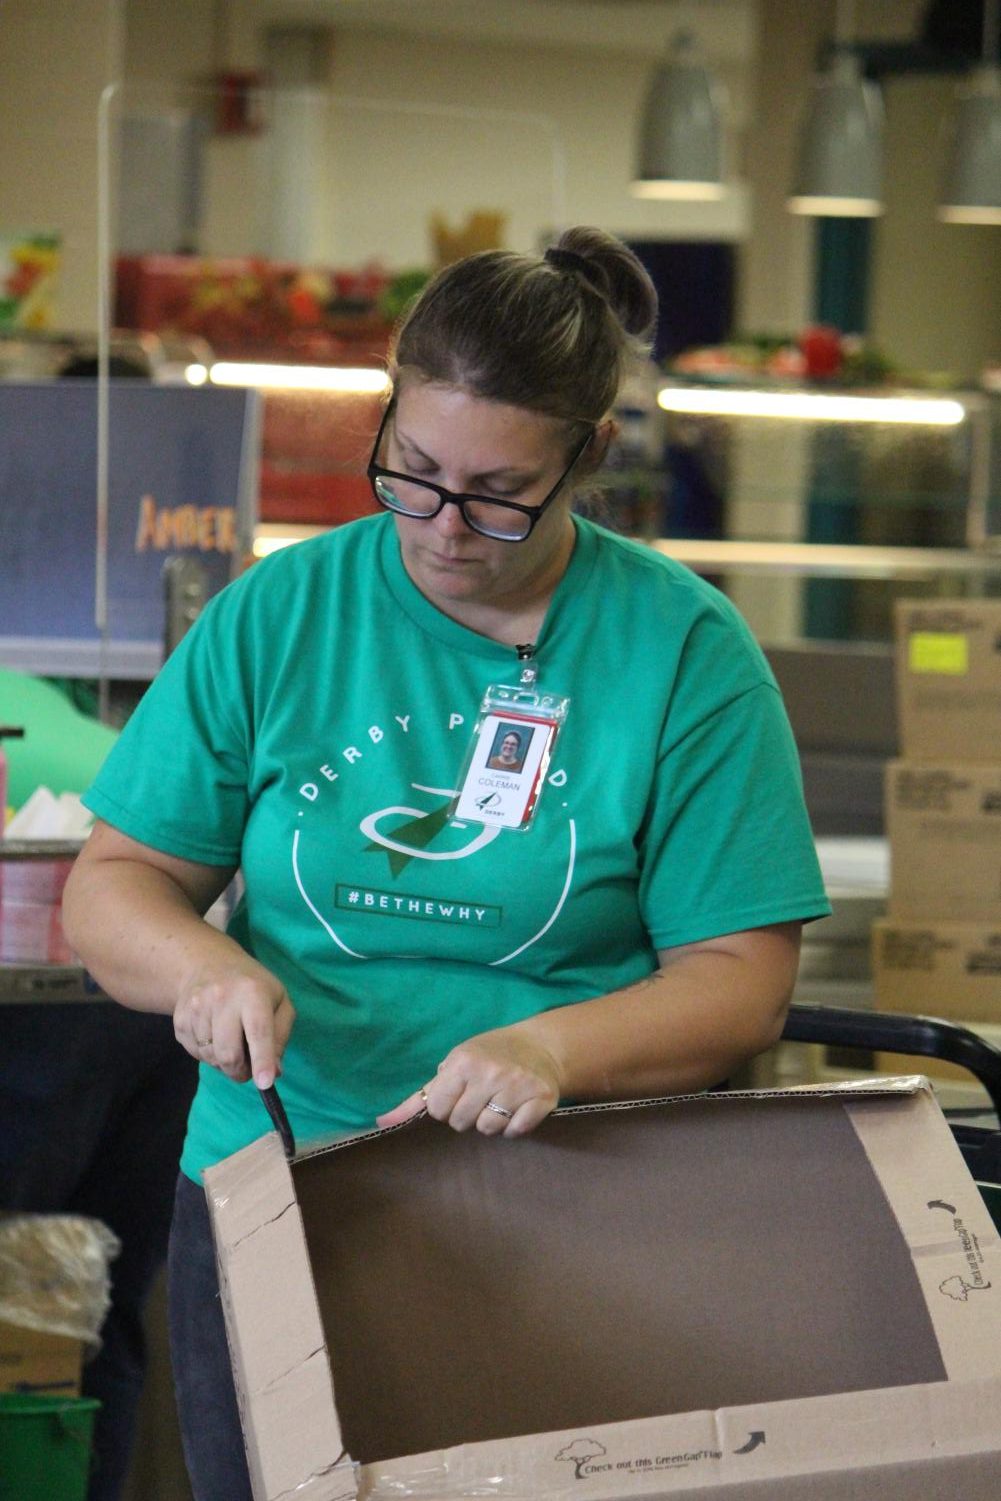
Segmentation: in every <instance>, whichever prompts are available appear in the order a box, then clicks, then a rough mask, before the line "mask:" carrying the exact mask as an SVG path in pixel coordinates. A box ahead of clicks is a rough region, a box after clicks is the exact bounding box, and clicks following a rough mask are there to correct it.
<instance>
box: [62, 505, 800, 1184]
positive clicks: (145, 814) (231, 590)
mask: <svg viewBox="0 0 1001 1501" xmlns="http://www.w3.org/2000/svg"><path fill="white" fill-rule="evenodd" d="M575 526H576V545H575V549H574V553H573V556H572V558H571V561H570V565H569V567H568V569H567V571H566V573H565V575H564V577H563V579H562V580H561V582H560V584H559V586H558V588H557V590H556V593H555V595H554V598H553V600H552V603H551V605H550V608H549V611H548V614H547V616H546V620H545V622H544V625H543V627H542V630H541V632H540V635H539V639H538V642H537V652H536V660H537V664H538V668H539V681H540V685H541V687H542V688H544V689H546V690H548V691H550V692H552V693H557V694H565V695H568V696H569V697H570V699H571V705H570V710H569V715H568V718H567V721H566V724H565V726H564V728H563V729H562V731H561V733H560V735H559V738H558V740H557V742H556V746H555V750H554V754H553V758H552V761H551V763H550V765H549V767H548V770H547V773H546V778H545V783H544V787H543V792H542V795H541V799H540V801H539V805H538V808H537V811H536V814H535V818H534V820H533V822H532V824H531V826H530V827H529V828H528V829H524V830H514V829H501V830H498V829H496V828H493V827H484V826H483V825H478V824H472V823H469V822H463V823H459V822H456V820H455V819H454V818H451V817H450V816H449V805H450V803H451V800H452V799H453V797H454V795H455V793H456V792H457V790H458V785H459V782H458V779H459V775H460V770H461V768H462V765H463V762H464V760H465V757H466V753H467V750H468V748H469V745H470V742H471V735H472V730H473V726H474V723H475V721H476V717H477V710H478V706H479V703H480V700H481V697H482V695H483V693H484V690H485V689H486V688H487V686H488V685H489V684H491V683H515V682H517V680H518V670H519V669H518V663H517V659H516V654H515V652H514V651H513V650H512V649H511V648H510V647H507V646H503V645H500V644H498V643H497V642H494V641H490V640H488V639H487V638H485V637H483V636H480V635H477V634H476V633H474V632H472V631H469V630H467V629H466V628H465V627H464V626H461V625H459V624H457V623H456V622H455V621H453V620H451V619H449V618H448V617H446V616H444V615H442V614H441V613H440V612H439V611H438V610H437V609H435V607H434V606H433V605H432V604H431V603H430V602H429V601H428V600H427V599H426V598H425V597H424V596H423V595H422V594H421V593H420V592H419V591H418V590H417V589H416V588H415V586H414V585H413V584H412V582H411V581H410V579H409V577H408V575H407V573H406V571H405V569H404V567H403V563H402V560H401V558H400V553H399V547H398V544H397V539H396V530H395V525H394V523H393V520H392V518H391V517H388V516H378V517H371V518H366V519H364V520H362V521H358V522H354V523H351V524H350V525H347V526H344V527H341V528H338V529H337V530H336V531H333V532H330V533H328V534H326V535H324V536H323V537H320V538H318V539H317V540H315V541H312V542H307V543H302V544H300V545H298V546H296V547H292V548H288V549H284V550H283V551H281V552H279V553H276V554H273V555H272V556H271V557H270V558H267V559H265V560H264V561H263V562H261V563H259V564H258V565H257V566H256V567H255V568H253V569H252V570H251V571H250V572H249V573H248V574H246V575H244V576H243V577H242V578H241V579H239V580H238V581H236V582H235V583H233V584H231V585H230V586H229V587H228V588H226V589H225V590H224V591H223V592H222V593H221V594H220V595H218V596H217V597H216V598H215V599H214V600H213V601H212V602H211V603H210V604H209V606H208V608H207V609H206V610H205V611H204V613H203V615H202V617H201V619H200V620H199V621H198V623H197V625H196V626H195V627H194V629H193V630H191V631H190V632H189V633H188V635H187V636H186V637H185V638H184V640H183V641H182V643H181V645H180V646H179V647H178V648H177V650H176V651H175V652H174V653H173V655H172V656H171V657H170V658H169V659H168V661H167V663H166V664H165V666H164V667H163V669H162V671H161V672H160V674H159V676H158V678H157V679H156V681H155V683H154V684H153V685H152V687H151V688H150V690H149V691H148V692H147V694H146V695H145V697H144V698H143V700H142V701H141V703H140V704H139V707H138V708H137V710H136V711H135V713H134V715H133V716H132V718H131V720H130V721H129V723H128V725H127V726H126V728H125V730H124V732H123V734H122V736H121V738H120V740H119V742H118V744H117V746H116V747H115V749H114V751H113V752H112V754H111V755H110V756H109V758H108V760H107V762H106V764H105V766H104V768H103V770H102V771H101V773H100V775H99V776H98V778H97V780H96V782H95V783H94V785H93V787H92V788H91V789H90V792H89V794H88V795H87V796H86V798H85V802H86V804H87V806H88V807H89V808H91V809H92V810H93V812H94V813H95V814H97V815H98V816H99V817H101V818H103V819H105V820H107V821H108V822H109V823H111V824H113V825H115V826H116V827H117V828H119V829H121V830H122V831H123V832H125V833H126V834H129V835H131V836H132V837H133V838H135V839H138V840H141V841H142V842H144V843H146V844H149V845H152V846H154V847H155V848H157V849H161V850H165V851H167V852H168V853H170V854H173V855H177V856H180V857H182V858H185V859H188V860H194V861H201V862H205V863H208V864H222V865H229V864H232V865H236V864H239V865H240V866H241V867H242V871H243V876H244V880H245V883H246V890H245V895H244V896H243V898H242V899H241V901H240V903H239V904H238V906H237V909H236V911H235V912H234V915H233V918H232V921H231V924H230V932H231V933H232V934H233V936H234V937H235V938H237V939H238V940H239V942H240V943H241V944H243V946H244V947H245V948H246V949H247V950H248V951H249V952H250V953H252V954H253V955H254V956H255V957H256V958H257V959H259V960H260V962H261V963H262V964H264V965H265V966H266V967H267V968H269V969H270V970H272V971H273V972H274V973H275V974H276V975H278V976H279V977H280V978H281V980H282V981H283V983H284V984H285V986H286V988H287V990H288V993H289V995H290V996H291V998H292V1001H293V1004H294V1005H295V1007H296V1010H297V1019H296V1023H295V1027H294V1029H293V1033H292V1038H291V1040H290V1042H289V1046H288V1049H287V1051H286V1054H285V1058H284V1061H283V1070H284V1071H283V1075H282V1079H281V1084H280V1093H281V1096H282V1100H283V1102H284V1104H285V1106H286V1109H287V1111H288V1114H289V1119H290V1122H291V1124H292V1127H293V1130H294V1131H295V1133H296V1137H297V1139H301V1140H302V1141H303V1142H307V1141H309V1140H313V1139H317V1138H320V1137H323V1136H328V1135H330V1134H332V1133H334V1132H337V1131H342V1130H346V1131H353V1130H359V1129H363V1128H366V1127H370V1126H371V1125H372V1122H373V1117H374V1116H375V1115H376V1114H377V1113H378V1112H380V1111H383V1110H387V1109H389V1108H391V1107H392V1106H393V1105H396V1104H398V1103H399V1101H400V1100H402V1099H403V1098H404V1097H405V1096H406V1095H407V1094H409V1093H410V1092H412V1091H413V1090H414V1089H416V1088H417V1087H418V1086H419V1085H420V1084H422V1083H424V1082H425V1081H426V1080H427V1079H428V1078H429V1077H431V1076H432V1075H433V1073H434V1071H435V1069H436V1067H437V1065H438V1063H439V1062H440V1060H441V1059H442V1057H443V1056H444V1055H445V1053H447V1052H448V1050H449V1049H450V1048H451V1047H453V1046H454V1045H455V1044H457V1043H458V1042H460V1041H463V1040H465V1039H466V1038H468V1037H471V1036H473V1035H475V1034H477V1033H479V1032H481V1031H484V1030H487V1029H489V1028H491V1027H496V1026H501V1025H504V1024H507V1023H510V1022H513V1021H515V1020H518V1019H520V1018H523V1017H526V1016H529V1015H534V1014H536V1013H537V1012H539V1011H541V1010H546V1009H548V1008H550V1007H554V1006H562V1005H566V1004H567V1003H568V1002H574V1001H579V1000H583V999H585V998H588V997H591V996H595V995H600V994H603V993H605V992H607V991H610V990H614V989H616V988H617V987H619V986H622V985H627V984H629V983H631V982H633V981H635V980H638V979H639V978H641V977H642V976H644V975H646V974H649V973H650V972H651V971H652V970H653V969H655V968H656V962H657V961H656V953H655V951H656V950H657V949H658V948H665V947H669V946H672V945H675V944H682V943H687V942H690V941H693V940H696V939H700V938H708V937H711V936H716V935H719V934H722V933H727V932H735V931H739V930H741V929H744V928H751V927H757V926H761V925H763V924H766V923H773V922H781V921H786V920H792V919H797V918H802V919H808V918H813V917H819V916H822V915H824V914H825V913H826V912H827V911H828V910H829V908H828V905H827V901H826V897H825V894H824V889H823V884H822V881H821V877H820V871H819V867H818V864H817V859H816V854H815V850H814V844H813V839H812V836H811V832H810V828H809V824H808V821H807V817H806V812H805V809H804V805H803V800H802V792H801V786H800V780H799V765H798V759H797V754H796V749H795V746H794V743H793V740H792V735H791V732H790V730H789V726H788V722H787V719H786V716H785V711H784V708H783V706H782V703H781V699H780V696H779V693H778V689H777V687H776V685H775V683H774V680H773V678H772V676H771V673H770V671H769V669H768V666H767V663H766V662H765V660H764V658H763V656H762V654H761V652H760V650H759V648H758V647H757V645H756V644H755V642H754V640H753V638H752V637H751V635H750V632H749V631H748V629H747V627H746V626H745V624H744V623H743V621H742V620H741V619H740V617H739V616H738V615H737V613H736V611H735V610H734V609H733V607H732V606H731V605H730V604H729V603H728V601H727V600H726V599H725V598H724V596H723V595H722V594H720V593H719V592H718V591H717V590H715V589H714V588H712V587H711V586H710V585H709V584H707V583H705V582H704V581H702V580H700V579H698V578H697V577H696V576H695V575H694V574H692V573H691V572H689V571H688V570H687V569H686V568H683V567H681V566H680V565H678V564H675V563H673V562H671V561H669V560H668V559H666V558H664V557H662V556H660V555H659V554H657V553H655V552H653V551H652V550H650V549H648V548H645V547H643V546H641V545H640V544H636V543H632V542H628V541H625V540H623V539H620V538H617V537H614V536H613V535H612V534H610V533H608V532H605V531H603V530H602V529H601V528H599V527H597V526H594V525H593V524H591V523H589V522H586V521H582V520H580V519H576V520H575ZM267 1127H268V1122H267V1117H266V1115H265V1114H264V1111H263V1106H262V1105H261V1102H260V1100H259V1099H258V1098H257V1092H256V1090H255V1088H254V1086H253V1085H252V1084H245V1085H236V1084H233V1083H232V1082H231V1081H229V1080H227V1079H226V1078H225V1077H224V1076H223V1075H222V1074H220V1073H219V1072H217V1071H216V1070H214V1069H211V1068H207V1067H203V1068H202V1070H201V1081H200V1085H199V1089H198V1094H197V1098H196V1100H195V1103H194V1106H193V1108H192V1113H191V1118H190V1122H189V1130H188V1138H187V1142H186V1145H185V1149H184V1155H183V1158H182V1167H183V1168H184V1170H185V1171H186V1172H188V1173H189V1174H190V1175H191V1176H192V1177H197V1175H198V1173H199V1171H200V1169H201V1168H203V1167H204V1166H206V1165H207V1164H209V1163H211V1162H213V1161H216V1160H218V1159H219V1158H220V1157H222V1156H224V1155H226V1154H228V1153H230V1152H233V1151H235V1150H236V1149H237V1148H238V1147H240V1146H242V1145H244V1144H245V1143H246V1142H248V1141H250V1140H252V1139H254V1138H255V1137H257V1136H259V1135H261V1133H262V1131H264V1130H265V1129H267Z"/></svg>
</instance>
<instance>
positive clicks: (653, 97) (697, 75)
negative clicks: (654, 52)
mask: <svg viewBox="0 0 1001 1501" xmlns="http://www.w3.org/2000/svg"><path fill="white" fill-rule="evenodd" d="M724 103H725V102H724V95H723V90H722V88H721V86H720V84H719V83H718V82H717V81H716V79H715V78H714V77H713V75H712V74H711V73H710V72H709V70H708V68H707V67H706V66H705V64H704V62H703V61H702V57H701V54H700V51H699V47H698V44H697V42H696V40H695V38H694V37H693V36H692V35H691V33H690V32H679V33H678V35H677V36H676V37H675V38H674V40H673V41H672V42H671V44H670V46H669V48H668V51H667V55H666V57H665V58H664V59H663V60H662V61H661V62H660V63H659V64H658V66H657V68H656V70H655V71H654V74H653V76H652V78H651V79H650V85H649V88H648V90H647V95H646V101H645V103H644V106H643V113H642V115H641V117H640V126H639V140H638V160H637V169H636V176H635V178H634V180H633V183H632V192H633V193H634V194H635V195H636V196H637V197H638V198H673V199H688V200H690V201H691V200H694V201H698V200H702V201H706V200H711V199H719V198H722V197H723V196H724V195H725V193H726V179H725V175H724V150H723V111H724Z"/></svg>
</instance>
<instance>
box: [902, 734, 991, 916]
mask: <svg viewBox="0 0 1001 1501" xmlns="http://www.w3.org/2000/svg"><path fill="white" fill-rule="evenodd" d="M885 790H886V797H885V814H886V832H887V837H888V838H889V841H890V898H889V906H888V910H889V915H890V917H892V918H931V919H943V920H951V921H954V922H980V923H997V924H998V925H999V926H1001V762H998V763H997V764H996V765H991V766H989V765H975V764H972V763H963V764H960V763H950V762H944V761H942V762H935V763H934V764H933V765H932V764H927V765H926V764H919V763H917V762H913V761H890V762H888V763H887V766H886V783H885Z"/></svg>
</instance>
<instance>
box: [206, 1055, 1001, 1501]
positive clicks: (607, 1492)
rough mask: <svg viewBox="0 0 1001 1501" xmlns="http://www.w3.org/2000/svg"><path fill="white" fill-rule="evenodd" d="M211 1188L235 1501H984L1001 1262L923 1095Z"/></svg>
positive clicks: (642, 1112)
mask: <svg viewBox="0 0 1001 1501" xmlns="http://www.w3.org/2000/svg"><path fill="white" fill-rule="evenodd" d="M206 1191H207V1194H208V1197H209V1203H210V1208H211V1212H212V1216H213V1224H214V1231H215V1235H216V1244H217V1254H218V1260H219V1266H220V1276H221V1283H222V1289H223V1300H224V1305H225V1308H226V1317H227V1326H228V1329H229V1334H230V1340H231V1349H232V1356H233V1364H234V1371H235V1375H236V1380H237V1386H238V1390H239V1393H240V1400H241V1407H242V1411H243V1415H244V1425H245V1437H246V1443H247V1451H248V1456H249V1460H250V1468H251V1474H252V1478H253V1485H254V1495H255V1498H256V1501H278V1498H280V1497H284V1496H287V1495H289V1494H295V1495H296V1497H300V1496H303V1497H306V1498H307V1501H316V1498H326V1501H335V1498H337V1501H339V1498H343V1497H350V1496H355V1495H357V1496H360V1497H365V1498H373V1501H381V1498H383V1497H385V1498H387V1501H388V1498H390V1497H393V1498H400V1497H407V1496H411V1495H412V1496H419V1497H422V1498H428V1501H430V1498H441V1501H451V1498H457V1497H467V1496H468V1497H473V1496H477V1497H483V1496H492V1495H496V1496H497V1497H498V1498H503V1497H515V1496H516V1497H522V1496H524V1497H527V1496H532V1497H546V1496H553V1497H556V1496H559V1497H561V1498H566V1497H568V1496H570V1497H577V1496H579V1497H580V1498H581V1501H598V1498H601V1501H606V1498H607V1501H613V1498H617V1497H629V1496H633V1495H636V1496H644V1497H649V1496H664V1497H670V1498H672V1501H684V1498H686V1497H689V1496H691V1497H693V1498H694V1497H696V1496H698V1497H699V1498H701V1501H705V1498H706V1497H707V1496H712V1495H714V1494H718V1495H719V1497H720V1498H726V1501H751V1498H752V1497H753V1498H755V1501H761V1498H762V1497H764V1496H767V1497H768V1498H769V1501H773V1498H774V1501H783V1498H789V1501H793V1498H795V1501H844V1498H845V1497H846V1496H851V1498H852V1501H867V1498H873V1501H915V1498H916V1497H921V1498H923V1501H927V1498H930V1497H938V1496H941V1497H943V1498H944V1497H946V1496H948V1497H950V1498H951V1497H953V1496H955V1497H959V1496H962V1497H963V1498H964V1501H997V1498H998V1496H1001V1424H999V1423H998V1421H997V1416H998V1413H999V1412H1001V1251H999V1245H998V1237H997V1233H996V1231H995V1228H994V1226H993V1224H992V1221H991V1219H990V1216H989V1215H988V1213H987V1210H986V1208H985V1206H984V1204H983V1202H982V1200H981V1198H980V1195H979V1193H978V1191H977V1188H976V1185H975V1183H974V1182H973V1180H972V1178H971V1177H970V1175H969V1172H968V1171H967V1169H966V1167H965V1164H964V1163H963V1160H962V1157H961V1155H960V1153H959V1151H958V1148H957V1147H956V1145H955V1142H954V1140H953V1137H952V1133H951V1130H950V1128H949V1126H948V1123H947V1122H946V1121H945V1120H944V1118H943V1116H942V1114H941V1111H940V1109H939V1107H938V1105H937V1103H936V1101H935V1099H934V1097H933V1095H932V1094H931V1092H930V1090H929V1089H928V1088H927V1085H926V1083H925V1081H923V1080H920V1079H913V1078H909V1079H904V1080H895V1081H890V1082H889V1083H888V1084H884V1085H882V1086H880V1085H878V1084H876V1085H869V1086H866V1087H865V1088H858V1087H855V1086H851V1085H846V1086H834V1087H832V1088H830V1089H808V1090H798V1091H797V1090H791V1091H764V1092H747V1093H737V1094H709V1095H701V1096H697V1097H689V1098H683V1099H667V1100H657V1101H641V1102H633V1103H629V1104H623V1105H611V1106H594V1107H577V1108H570V1109H565V1110H561V1111H558V1112H556V1113H555V1114H554V1115H553V1116H551V1117H550V1118H549V1119H548V1120H546V1121H545V1122H544V1123H543V1124H542V1125H541V1126H540V1127H539V1128H538V1130H537V1131H536V1132H534V1133H533V1134H531V1135H530V1136H528V1137H525V1138H522V1139H519V1140H516V1141H503V1140H489V1139H487V1138H484V1137H482V1136H479V1135H478V1134H477V1133H474V1132H470V1133H468V1134H465V1135H458V1134H456V1133H454V1132H451V1131H450V1130H448V1128H447V1127H444V1126H442V1125H440V1124H438V1123H436V1122H434V1121H432V1120H430V1119H429V1118H427V1117H423V1118H421V1119H419V1120H417V1121H416V1122H413V1123H410V1124H409V1125H407V1126H404V1127H402V1128H399V1129H397V1130H395V1131H391V1132H384V1133H369V1134H366V1135H365V1136H361V1137H357V1138H354V1139H353V1140H352V1141H350V1142H348V1143H341V1144H338V1145H336V1146H335V1147H333V1148H331V1149H329V1150H326V1151H316V1152H312V1153H308V1154H305V1155H303V1156H302V1157H300V1158H299V1159H298V1160H297V1161H296V1162H295V1163H294V1164H293V1165H292V1167H291V1169H290V1168H289V1166H288V1164H287V1163H286V1162H285V1160H284V1158H283V1155H282V1152H281V1147H280V1144H279V1142H278V1139H277V1137H276V1136H274V1135H273V1134H271V1135H268V1136H265V1137H263V1138H261V1140H259V1141H258V1142H256V1143H254V1144H253V1145H251V1146H250V1147H247V1148H245V1149H244V1150H243V1151H242V1152H239V1153H236V1154H234V1156H233V1157H231V1158H229V1159H227V1160H226V1161H225V1162H223V1163H220V1164H218V1165H217V1166H216V1167H214V1168H211V1169H209V1171H208V1172H207V1174H206ZM328 1357H329V1365H328Z"/></svg>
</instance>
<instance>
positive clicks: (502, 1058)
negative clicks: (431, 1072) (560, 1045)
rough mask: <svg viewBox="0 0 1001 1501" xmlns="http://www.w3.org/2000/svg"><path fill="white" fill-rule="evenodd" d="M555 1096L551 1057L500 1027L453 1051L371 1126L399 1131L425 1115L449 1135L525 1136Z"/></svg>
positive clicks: (552, 1105) (553, 1105)
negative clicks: (442, 1123)
mask: <svg viewBox="0 0 1001 1501" xmlns="http://www.w3.org/2000/svg"><path fill="white" fill-rule="evenodd" d="M560 1093H561V1090H560V1078H559V1070H558V1069H557V1066H556V1063H555V1061H554V1060H553V1058H552V1056H551V1054H549V1053H548V1052H547V1051H546V1050H545V1048H543V1047H541V1046H539V1045H538V1044H537V1043H536V1042H534V1041H533V1040H532V1039H531V1038H529V1037H526V1036H525V1035H524V1033H523V1032H521V1031H519V1030H518V1029H517V1027H501V1028H499V1029H498V1030H497V1031H495V1032H483V1033H481V1034H480V1036H478V1037H471V1038H470V1039H469V1041H468V1042H463V1043H460V1045H459V1046H458V1047H456V1048H453V1049H452V1051H451V1052H450V1053H449V1054H448V1055H447V1056H446V1057H445V1058H443V1059H442V1061H441V1063H439V1065H438V1072H437V1074H436V1075H435V1077H434V1078H433V1079H431V1080H429V1082H428V1083H427V1084H425V1085H424V1087H423V1088H422V1089H419V1090H418V1091H417V1093H416V1094H412V1095H410V1096H409V1097H408V1098H407V1099H405V1100H403V1101H402V1102H401V1103H400V1104H399V1105H397V1106H396V1108H395V1109H394V1110H390V1111H387V1113H386V1114H385V1115H380V1116H378V1117H377V1118H376V1124H377V1125H378V1126H379V1127H380V1128H382V1129H383V1130H385V1129H386V1128H387V1127H388V1126H400V1125H402V1124H403V1122H404V1121H407V1120H410V1119H411V1118H412V1117H413V1116H415V1115H419V1114H420V1112H421V1111H422V1110H426V1111H427V1113H428V1115H430V1116H433V1117H434V1119H435V1120H437V1121H445V1122H447V1124H448V1125H450V1126H451V1127H452V1129H453V1130H454V1131H469V1130H471V1129H472V1128H474V1127H475V1129H476V1130H477V1131H481V1132H482V1133H483V1135H484V1136H525V1135H526V1134H527V1133H528V1132H529V1131H533V1130H534V1129H535V1127H536V1126H537V1125H538V1124H539V1122H540V1121H542V1120H544V1119H545V1117H546V1116H547V1115H548V1114H549V1113H550V1111H552V1110H555V1108H556V1106H557V1104H558V1103H559V1099H560Z"/></svg>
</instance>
